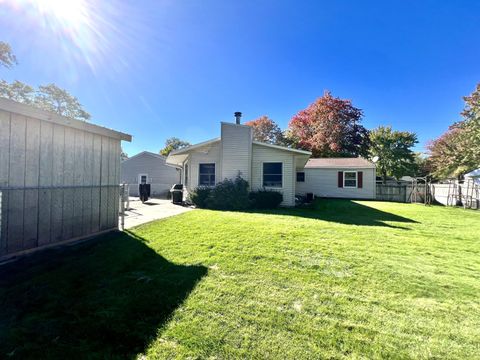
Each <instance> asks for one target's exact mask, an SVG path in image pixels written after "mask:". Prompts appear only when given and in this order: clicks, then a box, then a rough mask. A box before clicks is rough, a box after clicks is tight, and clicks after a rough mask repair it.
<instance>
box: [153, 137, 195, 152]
mask: <svg viewBox="0 0 480 360" xmlns="http://www.w3.org/2000/svg"><path fill="white" fill-rule="evenodd" d="M187 146H190V143H189V142H188V141H183V140H180V139H179V138H177V137H171V138H169V139H167V140H166V141H165V147H164V148H163V149H162V150H160V155H163V156H168V154H170V153H171V152H172V151H173V150H178V149H181V148H184V147H187Z"/></svg>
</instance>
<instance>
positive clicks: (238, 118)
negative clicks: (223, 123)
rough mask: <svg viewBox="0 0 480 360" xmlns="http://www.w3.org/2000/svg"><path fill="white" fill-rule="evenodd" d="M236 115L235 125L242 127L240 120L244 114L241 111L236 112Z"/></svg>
mask: <svg viewBox="0 0 480 360" xmlns="http://www.w3.org/2000/svg"><path fill="white" fill-rule="evenodd" d="M234 115H235V123H236V124H237V125H240V118H241V117H242V113H241V112H240V111H236V112H235V114H234Z"/></svg>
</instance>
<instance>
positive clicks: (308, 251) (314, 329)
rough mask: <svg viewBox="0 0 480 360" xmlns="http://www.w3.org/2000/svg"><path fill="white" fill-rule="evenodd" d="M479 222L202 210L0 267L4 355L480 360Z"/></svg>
mask: <svg viewBox="0 0 480 360" xmlns="http://www.w3.org/2000/svg"><path fill="white" fill-rule="evenodd" d="M479 339H480V212H475V211H469V210H463V209H453V208H444V207H436V206H432V207H424V206H421V205H411V204H398V203H387V202H367V201H365V202H363V201H358V202H357V201H356V202H352V201H341V200H320V201H319V202H317V203H316V204H315V206H314V208H312V209H291V210H287V209H282V210H277V211H271V212H264V213H235V212H215V211H208V210H197V211H192V212H188V213H185V214H182V215H179V216H176V217H173V218H169V219H166V220H161V221H157V222H154V223H150V224H146V225H144V226H140V227H137V228H135V229H134V230H132V231H131V232H130V233H127V234H123V235H118V234H116V235H114V236H107V237H105V238H103V239H100V240H99V241H95V242H90V243H86V244H82V245H79V246H77V247H73V248H70V249H68V250H61V251H58V250H57V251H48V252H45V253H43V254H41V255H39V256H34V257H30V258H28V259H25V260H23V261H21V262H19V263H15V264H12V265H9V266H7V267H3V268H1V269H0V358H3V357H6V356H7V355H10V356H11V357H12V358H17V357H18V358H28V357H36V358H40V357H43V356H45V357H51V358H68V357H74V358H78V357H79V356H80V355H79V354H82V355H85V356H86V355H87V354H88V355H89V356H90V357H91V358H112V357H121V358H125V357H130V358H132V357H133V358H134V357H135V356H141V355H145V356H146V357H147V358H158V359H170V358H172V359H176V358H179V359H210V358H212V359H231V358H239V359H240V358H242V359H243V358H253V359H316V358H402V359H403V358H458V359H467V358H479V354H480V341H479Z"/></svg>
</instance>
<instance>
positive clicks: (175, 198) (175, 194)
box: [170, 184, 183, 204]
mask: <svg viewBox="0 0 480 360" xmlns="http://www.w3.org/2000/svg"><path fill="white" fill-rule="evenodd" d="M170 193H171V194H172V203H174V204H183V184H175V185H173V186H172V188H171V189H170Z"/></svg>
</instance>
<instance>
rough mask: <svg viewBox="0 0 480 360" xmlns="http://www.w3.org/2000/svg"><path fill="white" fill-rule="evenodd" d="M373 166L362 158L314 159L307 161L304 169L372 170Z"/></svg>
mask: <svg viewBox="0 0 480 360" xmlns="http://www.w3.org/2000/svg"><path fill="white" fill-rule="evenodd" d="M374 167H375V164H374V163H372V162H371V161H368V160H367V159H364V158H360V157H358V158H316V159H310V160H308V162H307V164H306V165H305V168H307V169H308V168H374Z"/></svg>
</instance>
